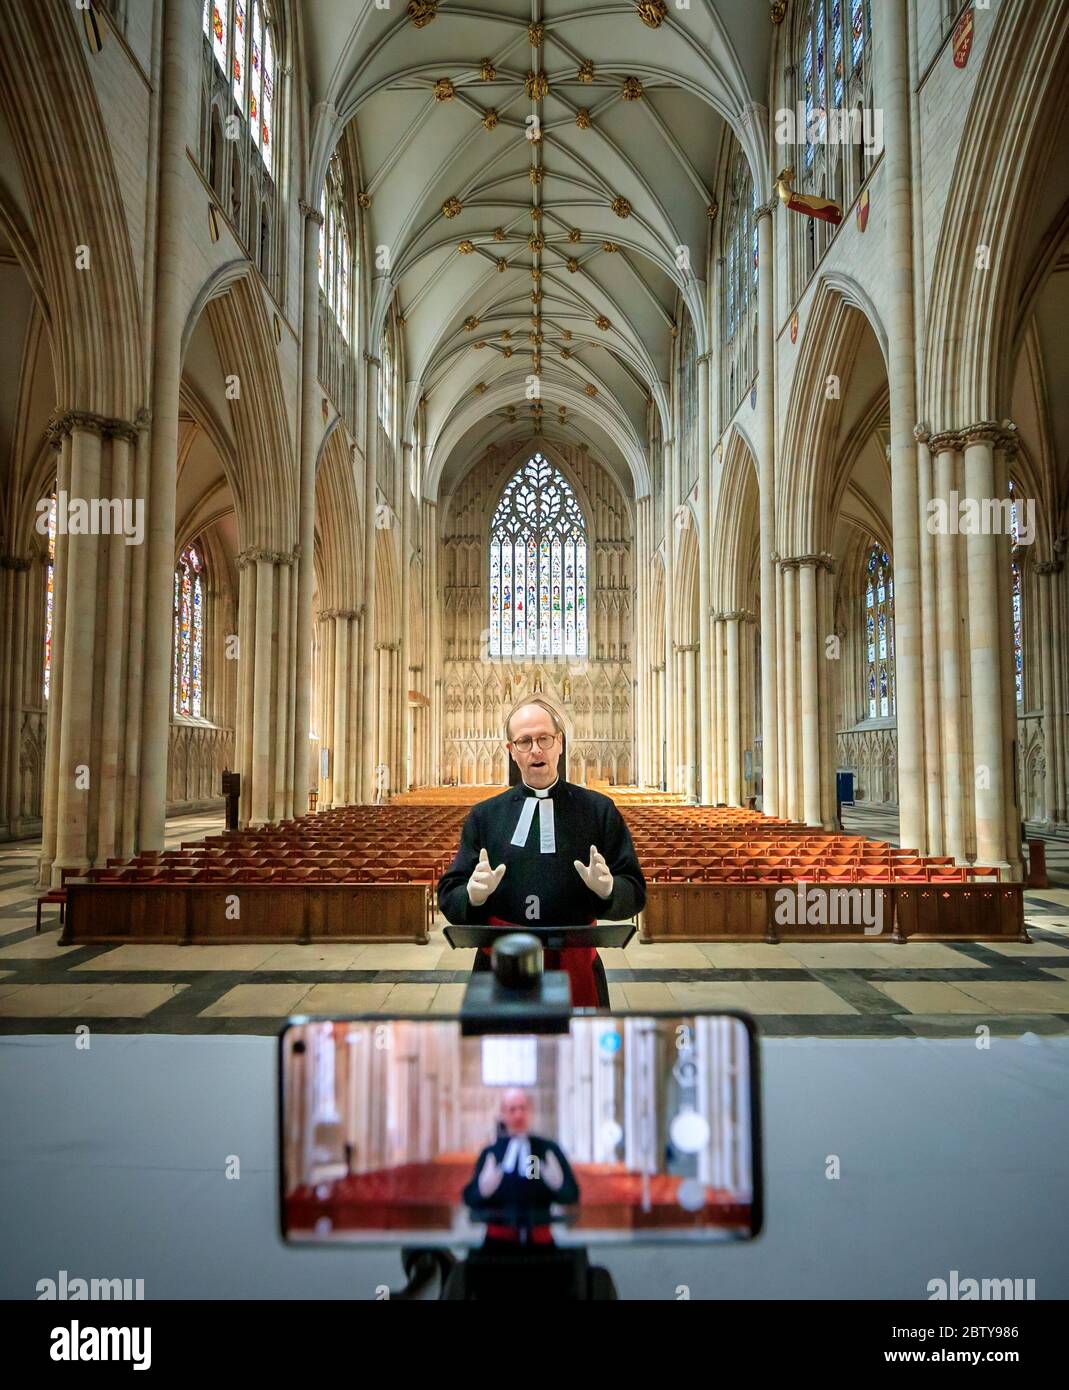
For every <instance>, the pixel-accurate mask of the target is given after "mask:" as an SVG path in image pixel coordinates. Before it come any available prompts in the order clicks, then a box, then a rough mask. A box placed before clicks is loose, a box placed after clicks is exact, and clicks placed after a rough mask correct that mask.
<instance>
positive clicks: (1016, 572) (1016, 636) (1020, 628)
mask: <svg viewBox="0 0 1069 1390" xmlns="http://www.w3.org/2000/svg"><path fill="white" fill-rule="evenodd" d="M1009 491H1010V536H1011V539H1012V541H1013V544H1014V546H1018V545H1020V543H1021V533H1020V520H1019V518H1018V515H1017V489H1016V487H1015V486H1014V482H1013V479H1012V478H1011V479H1010V480H1009ZM1011 566H1012V573H1013V682H1014V689H1015V690H1016V692H1017V703H1018V704H1019V705H1023V704H1024V587H1023V580H1024V576H1023V575H1022V573H1021V562H1020V561H1019V560H1017V559H1014V560H1012V561H1011Z"/></svg>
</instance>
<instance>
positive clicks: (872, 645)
mask: <svg viewBox="0 0 1069 1390" xmlns="http://www.w3.org/2000/svg"><path fill="white" fill-rule="evenodd" d="M865 574H866V580H865V657H866V662H867V672H868V675H867V680H866V687H867V691H868V702H869V718H870V719H877V718H879V719H890V718H894V716H895V581H894V573H893V570H892V568H891V557H890V556H889V555H888V554H887V552H886V550H884V549H883V547H882V546H879V545H874V546H873V547H872V549H871V550H870V551H869V558H868V564H867V566H866V570H865Z"/></svg>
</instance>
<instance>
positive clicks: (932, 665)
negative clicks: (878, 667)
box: [913, 425, 946, 854]
mask: <svg viewBox="0 0 1069 1390" xmlns="http://www.w3.org/2000/svg"><path fill="white" fill-rule="evenodd" d="M913 434H914V438H915V439H916V441H917V476H918V492H917V505H918V508H919V513H920V516H921V518H922V524H921V528H920V535H919V540H920V566H921V626H922V628H923V631H924V634H925V637H926V640H925V641H924V642H923V643H922V644H921V658H922V665H923V669H924V702H923V704H924V765H925V769H926V773H927V778H926V783H925V806H926V815H927V819H928V852H929V853H930V854H944V853H946V851H945V850H944V848H943V846H944V843H945V835H944V825H943V786H942V777H941V775H940V774H941V764H942V720H941V718H940V708H939V705H940V699H939V644H938V642H937V641H935V640H933V639H934V638H935V636H936V634H937V632H938V629H939V619H938V611H939V593H938V588H937V585H936V548H937V541H936V538H935V536H934V535H933V534H932V532H931V530H930V529H929V527H928V525H927V520H926V519H927V518H928V517H929V515H930V511H929V503H930V502H931V501H932V500H933V498H934V496H935V488H936V481H935V479H934V478H933V464H932V457H933V456H932V454H931V452H930V450H929V438H928V433H927V431H926V430H925V429H924V428H923V427H922V426H920V425H918V426H917V427H916V428H915V429H914V431H913Z"/></svg>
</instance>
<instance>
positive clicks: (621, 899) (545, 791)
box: [438, 698, 646, 1008]
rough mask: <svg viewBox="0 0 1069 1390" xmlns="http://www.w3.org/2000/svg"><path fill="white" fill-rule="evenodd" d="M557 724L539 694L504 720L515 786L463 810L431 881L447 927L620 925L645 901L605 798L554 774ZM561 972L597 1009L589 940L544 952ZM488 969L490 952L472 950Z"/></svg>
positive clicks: (598, 979)
mask: <svg viewBox="0 0 1069 1390" xmlns="http://www.w3.org/2000/svg"><path fill="white" fill-rule="evenodd" d="M563 732H564V730H563V726H562V724H561V722H560V719H559V718H558V716H557V713H556V711H555V710H554V709H553V708H552V706H550V705H549V704H548V703H547V702H545V701H544V700H539V699H536V698H532V699H528V700H524V701H523V702H522V703H521V704H519V705H517V706H516V707H515V708H514V709H513V710H512V713H511V714H510V715H509V717H508V719H507V720H506V721H505V740H506V746H507V748H508V750H509V756H510V757H511V758H512V760H513V761H514V762H515V763H516V765H517V766H518V767H519V770H520V778H521V780H520V782H519V783H518V784H517V785H516V786H514V787H510V788H509V789H508V790H507V791H504V792H502V793H501V794H500V795H499V796H494V797H490V798H489V800H487V801H481V802H479V803H478V804H477V805H476V806H473V807H472V809H471V811H470V812H469V814H468V816H467V819H466V820H465V821H464V825H463V828H462V829H461V832H460V848H459V850H458V851H457V854H456V857H455V858H454V860H453V862H452V864H450V866H449V868H448V869H447V870H446V872H445V873H444V874H443V875H442V877H441V879H440V880H439V882H438V906H439V907H440V909H441V911H442V914H443V915H444V917H445V919H446V921H448V922H453V923H455V924H457V925H481V926H515V927H516V928H517V930H521V931H522V930H523V928H524V927H526V926H543V927H561V926H571V927H576V926H586V925H589V926H594V925H595V924H596V923H597V922H598V921H599V920H600V921H609V922H620V921H626V920H628V919H629V918H631V917H634V916H635V914H636V913H638V912H641V910H642V908H643V907H644V906H645V905H646V880H645V879H644V878H643V876H642V870H641V869H640V868H639V863H638V859H637V858H636V856H635V847H634V845H633V844H632V842H631V834H630V832H629V830H628V828H627V826H626V824H625V823H624V818H623V816H621V814H620V812H619V811H618V810H617V808H616V805H615V803H614V802H613V801H611V800H610V798H609V797H607V796H603V795H602V794H601V793H600V792H595V791H590V790H589V789H588V788H586V787H580V786H576V785H575V784H574V783H571V782H568V781H566V780H565V778H564V776H563V774H562V773H561V772H560V771H559V767H558V765H559V763H560V757H561V753H562V751H563V741H562V738H561V735H562V734H563ZM545 968H546V969H547V970H565V971H567V973H568V976H569V980H570V982H571V989H572V1003H573V1004H574V1005H576V1006H586V1007H591V1006H598V1005H600V1006H601V1007H604V1008H607V1007H608V1004H609V987H608V983H607V981H606V979H605V967H604V966H603V965H602V963H601V960H600V958H599V956H598V953H597V950H596V949H595V948H594V947H593V946H584V947H569V948H566V949H565V950H562V951H559V952H558V951H547V952H546V958H545ZM474 969H475V970H476V971H481V970H489V969H490V952H489V950H488V949H487V948H486V947H483V948H482V949H481V950H480V951H479V953H478V954H477V956H476V959H475V966H474Z"/></svg>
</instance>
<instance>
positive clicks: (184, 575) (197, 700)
mask: <svg viewBox="0 0 1069 1390" xmlns="http://www.w3.org/2000/svg"><path fill="white" fill-rule="evenodd" d="M203 569H204V562H203V559H202V558H201V554H200V551H199V550H198V549H197V547H196V545H194V544H190V545H187V546H186V548H185V549H184V550H183V551H182V553H181V555H179V557H178V564H177V565H176V566H175V571H174V712H175V714H187V715H191V716H192V717H193V718H194V719H199V718H200V717H201V707H202V694H203V679H204V669H203V662H204V586H203V583H202V580H201V574H202V571H203Z"/></svg>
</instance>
